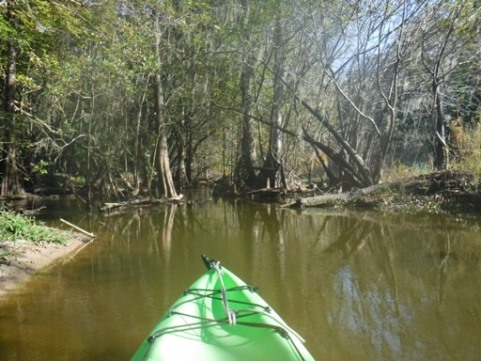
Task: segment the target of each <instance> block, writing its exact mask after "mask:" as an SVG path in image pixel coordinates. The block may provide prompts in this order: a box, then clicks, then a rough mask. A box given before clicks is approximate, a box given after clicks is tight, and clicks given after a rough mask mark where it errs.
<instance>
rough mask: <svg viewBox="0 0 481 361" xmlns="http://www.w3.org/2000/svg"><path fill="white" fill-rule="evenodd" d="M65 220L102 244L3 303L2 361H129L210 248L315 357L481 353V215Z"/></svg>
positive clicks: (231, 213)
mask: <svg viewBox="0 0 481 361" xmlns="http://www.w3.org/2000/svg"><path fill="white" fill-rule="evenodd" d="M58 213H59V212H52V214H53V216H52V217H51V218H50V221H49V222H51V223H52V224H54V225H57V221H56V220H54V219H55V217H56V216H57V215H58ZM67 214H68V215H69V216H70V217H72V218H73V219H72V220H73V221H75V222H77V224H79V225H80V226H82V227H84V228H87V229H90V230H92V231H93V232H94V233H95V234H96V235H98V237H97V239H96V241H95V242H94V243H93V244H92V245H91V246H89V247H88V248H86V249H85V250H84V251H83V252H81V253H79V254H77V255H76V256H75V258H74V259H73V260H71V261H69V262H67V263H65V264H59V265H57V266H56V267H53V268H50V269H49V270H48V271H46V272H43V273H42V274H41V275H39V276H37V277H35V278H34V279H33V280H32V281H31V282H29V283H28V284H27V285H26V287H24V288H23V289H22V290H21V291H20V292H19V293H17V294H15V295H13V296H12V297H10V298H9V299H7V300H6V301H3V302H2V303H0V330H1V332H0V356H1V357H0V359H1V360H16V361H23V360H28V361H37V360H46V359H52V360H72V361H75V360H128V359H129V357H130V356H131V355H132V353H133V352H134V350H135V349H136V347H137V346H138V345H139V344H140V342H141V341H142V339H143V338H144V337H146V336H147V334H148V332H149V331H150V329H151V328H152V327H153V325H154V324H155V323H156V322H157V320H158V319H159V318H160V316H161V315H162V313H163V312H165V311H166V310H168V308H169V306H170V305H171V304H172V302H173V301H174V300H175V298H177V297H178V296H179V295H180V294H181V293H182V291H183V290H184V289H185V288H186V287H188V286H189V285H190V284H191V283H192V282H193V281H194V280H195V279H196V278H197V277H198V276H200V275H201V274H202V273H203V272H204V268H203V267H204V266H203V265H202V263H201V262H200V257H199V256H200V254H202V253H207V254H209V255H210V256H211V257H213V258H218V259H220V260H221V261H222V263H223V264H224V265H225V266H226V267H228V268H229V269H230V270H232V271H234V272H235V273H236V274H237V275H238V276H240V277H241V278H243V279H244V280H245V281H246V282H248V283H251V284H253V285H256V286H259V292H260V294H261V295H262V296H263V297H264V298H265V299H266V300H267V301H268V302H269V303H270V304H271V305H272V307H273V308H274V309H276V310H277V311H278V312H279V313H280V314H281V315H282V316H283V317H284V318H285V320H286V321H287V322H288V323H289V324H290V325H291V326H292V327H293V328H294V329H296V330H297V331H299V333H300V334H301V335H303V336H304V337H305V339H306V340H307V347H308V348H309V349H310V350H311V352H312V353H313V355H314V357H315V358H316V359H317V360H324V359H328V360H334V361H335V360H348V359H349V360H461V359H462V360H476V357H478V356H479V355H481V345H479V342H478V340H479V338H480V337H481V322H480V321H481V306H480V304H479V302H478V300H479V296H480V293H481V290H480V289H479V287H478V285H479V279H480V276H481V274H480V273H481V264H480V257H481V237H480V236H479V230H480V228H481V222H480V220H479V219H462V218H461V219H455V218H453V217H446V216H440V215H437V216H436V215H428V214H426V215H419V214H418V215H401V214H397V215H396V214H382V213H372V212H354V213H346V212H339V213H334V212H331V213H329V212H326V211H323V212H322V211H303V212H298V211H292V210H285V209H281V208H279V207H278V206H277V205H271V204H252V203H249V202H245V201H218V202H214V201H211V200H208V201H207V200H206V201H202V202H192V203H189V204H187V205H182V206H179V205H177V206H176V205H173V206H164V207H159V208H154V209H143V210H140V211H139V210H136V211H133V212H131V213H124V214H117V215H115V214H113V215H110V216H105V215H96V216H87V215H86V214H82V213H81V212H78V211H75V212H70V213H68V210H67Z"/></svg>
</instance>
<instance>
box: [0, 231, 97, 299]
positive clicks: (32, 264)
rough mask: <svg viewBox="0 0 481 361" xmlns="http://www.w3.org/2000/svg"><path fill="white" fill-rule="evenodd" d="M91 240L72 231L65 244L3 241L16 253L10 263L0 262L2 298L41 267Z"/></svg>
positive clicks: (4, 244) (11, 257)
mask: <svg viewBox="0 0 481 361" xmlns="http://www.w3.org/2000/svg"><path fill="white" fill-rule="evenodd" d="M90 240H91V238H90V237H88V236H85V235H83V234H79V233H70V234H69V241H68V243H67V244H64V245H62V244H57V243H47V242H39V243H37V244H35V243H32V242H28V241H22V240H17V241H16V242H15V243H14V242H10V241H7V242H2V246H3V247H4V248H8V249H9V251H11V252H14V254H13V255H10V256H8V259H7V261H8V264H4V263H3V262H2V263H0V298H2V297H5V296H6V295H8V294H10V293H12V292H13V291H15V290H16V289H18V288H19V286H21V285H22V284H23V283H24V282H25V281H27V280H28V279H29V278H30V277H31V276H32V275H34V274H35V273H37V272H38V271H40V270H41V269H43V268H45V267H47V266H50V265H52V264H54V263H56V262H58V261H59V260H61V259H63V258H64V257H65V256H68V255H71V254H72V253H74V252H76V251H77V250H79V249H80V248H81V247H83V246H84V245H86V244H88V243H89V242H90Z"/></svg>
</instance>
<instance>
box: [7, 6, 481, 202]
mask: <svg viewBox="0 0 481 361" xmlns="http://www.w3.org/2000/svg"><path fill="white" fill-rule="evenodd" d="M0 12H1V17H0V39H1V41H0V64H1V65H0V83H1V87H2V92H0V97H1V100H2V104H3V105H2V108H1V110H0V118H1V119H0V121H1V123H0V142H1V143H0V151H1V157H0V177H1V179H2V189H1V192H2V195H10V196H12V195H13V196H14V195H15V194H19V193H22V192H23V191H24V189H27V190H32V191H33V190H35V189H37V188H40V187H41V186H44V185H48V186H54V185H55V186H60V187H67V188H70V189H72V190H73V191H76V192H77V191H78V190H79V189H80V190H82V192H78V195H79V197H80V198H82V199H83V200H84V201H85V202H86V203H87V204H90V203H91V202H92V199H93V198H94V196H96V195H100V196H103V197H110V198H112V197H116V198H121V197H127V196H129V195H135V194H137V193H139V192H143V193H147V194H150V195H152V196H165V197H168V198H175V197H177V196H178V194H179V193H181V192H182V189H183V188H185V187H188V186H193V185H196V184H198V183H199V182H201V181H203V180H206V179H207V178H213V177H216V178H220V177H223V179H224V181H225V182H229V183H230V184H232V185H233V186H234V187H235V189H236V190H238V191H245V190H252V189H258V188H263V187H266V186H268V187H274V186H282V187H296V186H298V185H299V184H300V183H302V182H311V181H312V179H311V177H317V180H316V181H317V182H319V184H320V185H322V186H326V187H331V188H332V187H335V188H339V187H342V188H343V189H349V188H352V187H365V186H369V185H373V184H376V183H378V182H379V181H381V180H382V176H383V171H384V170H385V169H386V168H389V167H392V166H394V165H396V164H406V165H411V166H412V165H419V166H421V167H424V168H426V169H429V168H431V167H433V168H435V169H446V168H448V167H450V166H451V162H452V161H453V159H455V157H457V156H459V154H458V153H457V152H458V149H459V142H461V141H462V135H463V134H464V133H468V132H471V131H473V129H475V127H476V125H477V124H478V123H479V117H480V102H481V84H480V82H481V79H480V75H479V69H480V66H481V64H480V61H481V60H480V59H481V56H480V55H481V54H480V49H481V47H480V45H481V37H480V25H479V18H480V12H481V7H480V5H479V2H478V1H475V0H456V1H447V0H435V1H427V0H373V1H362V0H357V1H348V0H339V1H324V0H301V1H297V2H292V1H285V0H267V1H266V0H263V1H260V0H224V1H217V0H197V1H178V0H169V1H162V2H160V1H156V0H136V1H124V0H105V1H89V0H81V1H73V0H54V1H46V0H3V1H0ZM314 173H315V174H314Z"/></svg>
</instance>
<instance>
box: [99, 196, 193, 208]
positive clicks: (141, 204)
mask: <svg viewBox="0 0 481 361" xmlns="http://www.w3.org/2000/svg"><path fill="white" fill-rule="evenodd" d="M182 198H183V195H182V194H181V195H179V196H178V197H176V198H168V199H167V198H165V199H152V198H139V199H134V200H130V201H124V202H109V203H104V205H103V206H102V207H100V211H101V212H111V211H113V210H115V211H122V210H126V209H132V208H133V209H135V208H145V207H151V206H156V205H161V204H167V203H181V202H182Z"/></svg>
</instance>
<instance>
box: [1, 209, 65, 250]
mask: <svg viewBox="0 0 481 361" xmlns="http://www.w3.org/2000/svg"><path fill="white" fill-rule="evenodd" d="M19 239H23V240H26V241H29V242H33V243H38V242H48V243H60V244H65V243H66V242H67V240H68V236H67V235H66V234H65V233H62V232H60V231H58V230H56V229H53V228H50V227H47V226H46V225H45V224H44V223H43V222H40V221H37V220H34V219H32V218H27V217H24V216H21V215H19V214H15V213H13V212H9V211H0V246H1V244H2V243H3V242H5V241H14V242H15V241H16V240H19Z"/></svg>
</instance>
